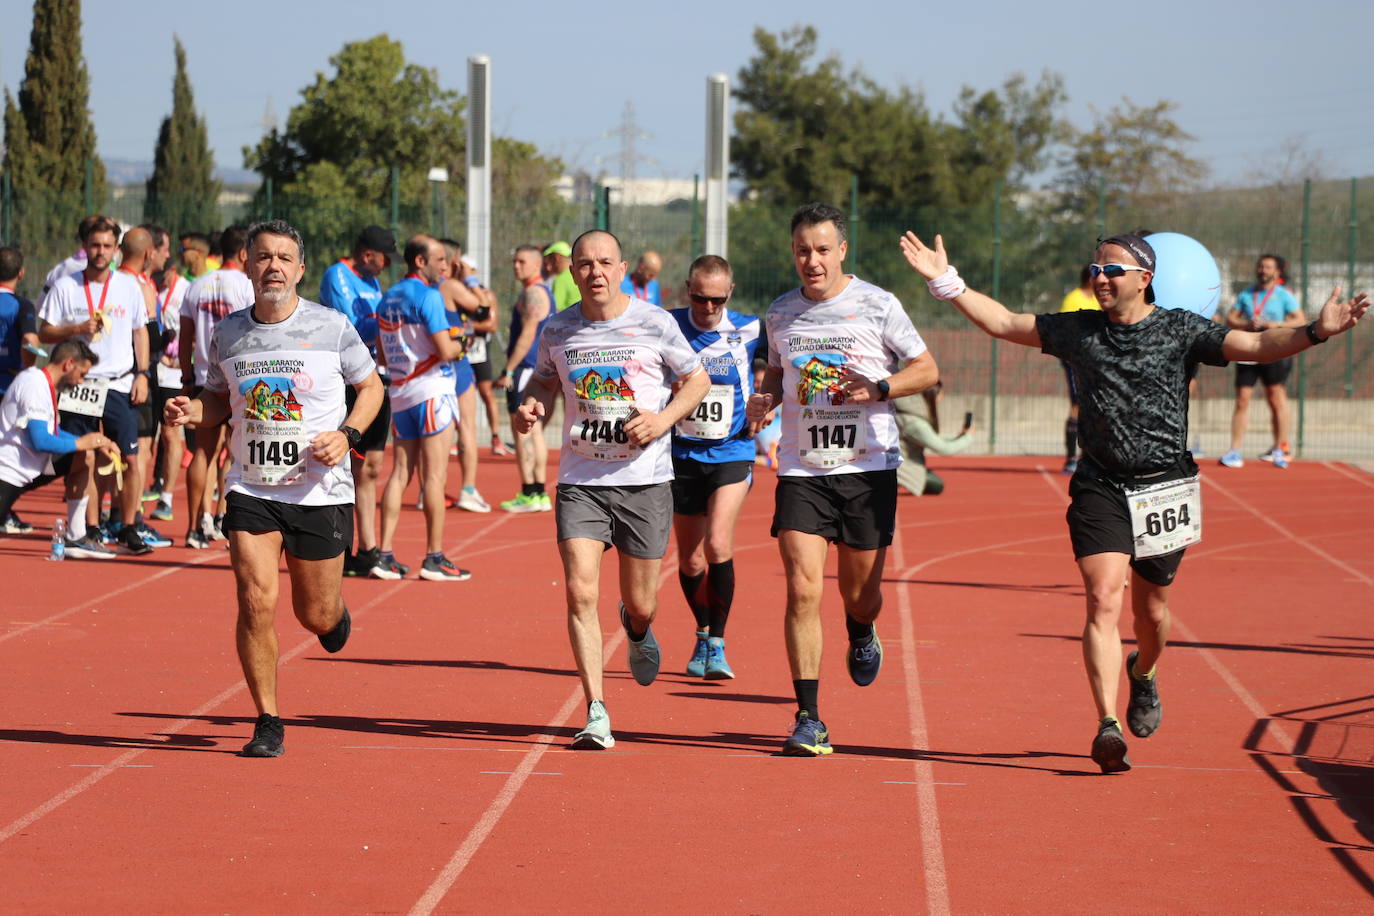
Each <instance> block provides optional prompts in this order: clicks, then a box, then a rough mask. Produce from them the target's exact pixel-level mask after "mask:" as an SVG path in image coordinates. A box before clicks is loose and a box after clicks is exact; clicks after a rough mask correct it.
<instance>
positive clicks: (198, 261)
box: [180, 232, 213, 280]
mask: <svg viewBox="0 0 1374 916" xmlns="http://www.w3.org/2000/svg"><path fill="white" fill-rule="evenodd" d="M180 253H181V265H182V271H181V275H182V276H183V277H185V278H186V279H187V280H199V279H200V278H201V277H203V276H205V275H206V274H208V273H209V272H210V271H211V270H212V269H213V268H211V267H210V266H209V265H208V264H207V263H206V262H207V260H208V259H209V257H210V237H209V236H208V235H206V234H205V233H203V232H187V233H185V234H184V235H182V237H181V252H180Z"/></svg>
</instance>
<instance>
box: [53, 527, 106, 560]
mask: <svg viewBox="0 0 1374 916" xmlns="http://www.w3.org/2000/svg"><path fill="white" fill-rule="evenodd" d="M65 552H66V556H67V559H69V560H72V559H75V560H113V559H114V558H115V552H114V551H113V550H111V549H110V548H108V547H106V546H105V545H104V544H102V543H101V542H100V536H99V535H97V534H96V533H95V529H89V530H87V532H86V536H85V537H83V538H81V540H79V541H74V540H72V539H71V538H67V543H66V545H65Z"/></svg>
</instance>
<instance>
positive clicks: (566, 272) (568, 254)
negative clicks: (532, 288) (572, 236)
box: [543, 242, 582, 312]
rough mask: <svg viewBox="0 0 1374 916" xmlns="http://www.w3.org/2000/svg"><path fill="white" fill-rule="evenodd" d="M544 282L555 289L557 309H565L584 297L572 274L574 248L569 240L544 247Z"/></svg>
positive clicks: (554, 295) (554, 302)
mask: <svg viewBox="0 0 1374 916" xmlns="http://www.w3.org/2000/svg"><path fill="white" fill-rule="evenodd" d="M543 274H544V282H545V283H547V284H548V285H549V289H551V290H553V304H554V309H555V310H556V311H559V312H561V311H563V310H564V309H565V308H567V307H568V306H570V305H572V304H573V303H574V302H576V301H578V300H579V299H581V298H582V294H581V293H579V292H578V291H577V283H576V282H575V281H574V280H573V275H572V248H570V247H569V246H568V243H567V242H554V243H553V244H552V245H550V246H549V247H548V248H545V249H544V268H543Z"/></svg>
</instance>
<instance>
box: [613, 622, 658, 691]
mask: <svg viewBox="0 0 1374 916" xmlns="http://www.w3.org/2000/svg"><path fill="white" fill-rule="evenodd" d="M620 625H621V626H623V627H624V628H625V635H626V637H627V638H626V640H625V642H626V644H627V647H628V648H627V654H628V655H629V657H630V673H631V674H633V675H634V676H635V682H636V683H638V684H639V685H641V686H643V687H648V686H649V685H650V684H652V683H653V682H654V678H656V677H658V660H659V655H658V640H657V639H654V628H653V627H652V626H650V627H648V628H647V629H645V631H644V635H643V636H641V637H640V638H639V639H635V638H634V635H633V631H632V630H631V629H630V615H629V613H628V612H627V611H626V610H625V602H623V601H622V602H621V603H620Z"/></svg>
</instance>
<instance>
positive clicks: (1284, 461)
mask: <svg viewBox="0 0 1374 916" xmlns="http://www.w3.org/2000/svg"><path fill="white" fill-rule="evenodd" d="M1288 460H1289V459H1288V456H1287V455H1285V454H1284V453H1283V452H1275V453H1274V467H1276V468H1278V469H1279V470H1280V471H1286V470H1288Z"/></svg>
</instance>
